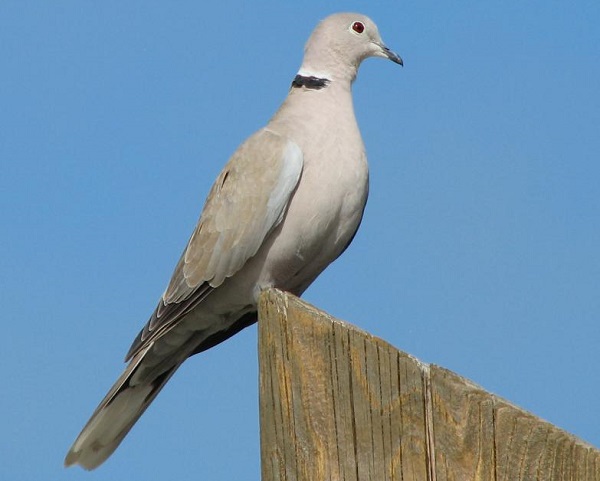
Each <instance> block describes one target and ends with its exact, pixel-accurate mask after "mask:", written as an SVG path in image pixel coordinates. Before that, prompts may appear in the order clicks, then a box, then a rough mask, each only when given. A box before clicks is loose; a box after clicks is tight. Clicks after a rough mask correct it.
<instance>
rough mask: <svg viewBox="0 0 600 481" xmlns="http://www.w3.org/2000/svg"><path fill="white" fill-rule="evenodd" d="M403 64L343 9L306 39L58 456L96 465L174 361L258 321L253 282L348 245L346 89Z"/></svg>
mask: <svg viewBox="0 0 600 481" xmlns="http://www.w3.org/2000/svg"><path fill="white" fill-rule="evenodd" d="M368 57H384V58H388V59H390V60H392V61H393V62H396V63H398V64H400V65H402V59H401V58H400V57H399V56H398V55H396V54H395V53H393V52H392V51H390V50H389V49H388V48H387V47H386V46H385V45H384V44H383V42H382V40H381V37H380V35H379V32H378V30H377V26H376V25H375V24H374V23H373V22H372V21H371V20H370V19H369V18H367V17H365V16H364V15H360V14H354V13H340V14H335V15H332V16H330V17H328V18H326V19H325V20H323V21H322V22H321V23H320V24H319V25H318V26H317V28H316V29H315V30H314V32H313V33H312V35H311V36H310V38H309V40H308V42H307V44H306V47H305V51H304V60H303V63H302V66H301V68H300V70H299V72H298V74H297V75H296V77H295V78H294V80H293V82H292V86H291V88H290V91H289V94H288V96H287V98H286V100H285V102H284V103H283V105H282V106H281V107H280V108H279V110H278V111H277V113H276V114H275V115H274V116H273V118H272V119H271V120H270V122H269V123H268V124H267V126H266V127H264V128H263V129H261V130H259V131H258V132H256V133H255V134H254V135H252V136H251V137H250V138H249V139H248V140H246V141H245V142H244V143H243V144H242V145H241V146H240V147H239V148H238V150H237V151H236V152H235V153H234V154H233V156H232V157H231V159H230V160H229V162H228V163H227V165H225V168H224V169H223V171H222V172H221V174H220V175H219V177H218V178H217V180H216V182H215V184H214V185H213V187H212V189H211V190H210V193H209V195H208V198H207V199H206V204H205V206H204V209H203V211H202V214H201V216H200V220H199V221H198V225H197V226H196V229H195V230H194V232H193V234H192V236H191V238H190V240H189V242H188V244H187V246H186V248H185V250H184V252H183V255H182V256H181V259H180V260H179V263H178V264H177V266H176V268H175V272H174V273H173V277H172V278H171V281H170V283H169V285H168V287H167V289H166V291H165V292H164V294H163V296H162V298H161V299H160V301H159V302H158V306H157V307H156V309H155V311H154V313H153V314H152V316H151V317H150V320H149V321H148V323H147V324H146V326H145V327H144V328H143V329H142V331H141V332H140V334H139V335H138V336H137V338H136V339H135V340H134V342H133V345H132V346H131V349H130V350H129V352H128V354H127V356H126V361H129V364H128V366H127V368H126V369H125V371H124V372H123V374H122V375H121V377H119V379H118V380H117V382H116V383H115V384H114V385H113V387H112V388H111V389H110V391H109V392H108V394H107V395H106V397H105V398H104V399H103V400H102V402H101V403H100V405H99V406H98V408H97V409H96V411H95V412H94V413H93V414H92V417H91V419H90V420H89V421H88V423H87V424H86V425H85V427H84V428H83V430H82V431H81V433H80V434H79V437H78V438H77V439H76V440H75V442H74V443H73V446H72V447H71V449H70V450H69V452H68V454H67V457H66V459H65V465H67V466H70V465H72V464H80V465H81V466H83V467H84V468H86V469H94V468H96V467H97V466H99V465H100V464H101V463H103V462H104V461H105V460H106V459H107V458H108V457H109V456H110V455H111V454H112V453H113V451H114V450H115V449H116V448H117V446H118V445H119V444H120V443H121V441H122V440H123V438H124V437H125V435H126V434H127V433H128V432H129V430H130V429H131V428H132V426H133V425H134V424H135V422H136V421H137V420H138V419H139V417H140V416H141V415H142V413H143V412H144V411H145V410H146V408H147V407H148V405H149V404H150V403H151V402H152V400H153V399H154V398H155V396H156V395H157V394H158V392H159V391H160V390H161V389H162V387H163V386H164V385H165V383H166V382H167V381H168V380H169V379H170V377H171V376H172V375H173V373H174V372H175V371H176V370H177V368H178V367H179V366H180V365H181V364H182V363H183V362H184V361H185V360H186V359H187V358H188V357H190V356H192V355H194V354H197V353H199V352H202V351H204V350H206V349H209V348H210V347H213V346H214V345H216V344H218V343H220V342H222V341H224V340H225V339H227V338H229V337H231V336H232V335H234V334H236V333H237V332H239V331H240V330H242V329H243V328H244V327H247V326H249V325H250V324H253V323H254V322H256V319H257V318H256V310H257V298H258V295H259V293H260V291H261V290H262V289H265V288H268V287H277V288H279V289H283V290H285V291H288V292H291V293H293V294H296V295H300V294H302V292H304V290H305V289H306V288H307V287H308V286H309V285H310V284H311V282H313V281H314V280H315V278H316V277H317V276H318V275H319V274H320V273H321V272H322V271H323V269H325V268H326V267H327V266H328V265H329V264H330V263H331V262H333V261H334V260H335V259H336V258H337V257H338V256H339V255H340V254H341V253H342V252H343V251H344V250H345V249H346V247H348V245H349V244H350V242H351V241H352V238H353V237H354V234H355V233H356V230H357V229H358V226H359V224H360V221H361V218H362V215H363V210H364V208H365V204H366V201H367V194H368V177H369V174H368V167H367V158H366V155H365V149H364V145H363V142H362V139H361V136H360V132H359V130H358V126H357V124H356V119H355V117H354V110H353V105H352V95H351V85H352V82H353V81H354V79H355V77H356V73H357V70H358V67H359V65H360V63H361V62H362V61H363V60H364V59H365V58H368Z"/></svg>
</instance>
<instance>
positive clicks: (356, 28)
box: [352, 22, 365, 33]
mask: <svg viewBox="0 0 600 481" xmlns="http://www.w3.org/2000/svg"><path fill="white" fill-rule="evenodd" d="M352 30H354V31H355V32H356V33H363V32H364V31H365V26H364V24H363V23H361V22H354V23H353V24H352Z"/></svg>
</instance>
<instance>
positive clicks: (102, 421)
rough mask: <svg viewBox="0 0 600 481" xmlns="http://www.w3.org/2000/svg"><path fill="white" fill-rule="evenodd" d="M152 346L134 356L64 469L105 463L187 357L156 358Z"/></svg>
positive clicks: (91, 419) (105, 398)
mask: <svg viewBox="0 0 600 481" xmlns="http://www.w3.org/2000/svg"><path fill="white" fill-rule="evenodd" d="M155 347H156V346H155V345H154V343H151V344H149V345H148V346H147V347H146V348H145V349H143V350H142V351H140V352H138V353H137V354H136V355H135V356H134V357H133V359H132V360H131V362H130V363H129V365H128V366H127V368H126V369H125V371H124V372H123V374H121V376H120V377H119V379H118V380H117V381H116V382H115V384H114V385H113V386H112V388H111V389H110V391H108V394H107V395H106V396H105V397H104V399H103V400H102V402H101V403H100V404H99V405H98V407H97V408H96V410H95V411H94V414H92V417H91V418H90V420H89V421H88V422H87V424H86V425H85V427H84V428H83V430H82V431H81V433H80V434H79V436H78V437H77V439H76V440H75V442H74V443H73V446H71V449H70V450H69V452H68V453H67V456H66V458H65V466H71V465H73V464H79V465H81V466H82V467H83V468H85V469H90V470H91V469H94V468H97V467H98V466H99V465H100V464H102V463H103V462H104V461H106V459H107V458H108V457H109V456H110V455H111V454H112V453H113V452H114V450H115V449H117V447H118V446H119V444H120V443H121V441H123V438H125V436H126V435H127V433H128V432H129V430H130V429H131V428H132V427H133V425H134V424H135V423H136V421H137V420H138V419H139V418H140V416H141V415H142V414H143V413H144V411H145V410H146V408H147V407H148V406H149V405H150V403H151V402H152V401H153V400H154V398H155V397H156V395H157V394H158V393H159V392H160V390H161V389H162V388H163V386H164V385H165V384H166V382H167V381H168V380H169V379H170V378H171V376H172V375H173V374H174V373H175V371H176V370H177V368H179V366H181V364H182V363H183V361H184V360H185V359H186V357H187V355H186V356H182V355H181V352H180V353H179V355H178V356H177V357H176V358H174V356H166V357H165V356H164V355H162V356H157V355H156V354H158V353H155V352H153V348H155Z"/></svg>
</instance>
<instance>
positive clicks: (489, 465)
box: [259, 290, 600, 481]
mask: <svg viewBox="0 0 600 481" xmlns="http://www.w3.org/2000/svg"><path fill="white" fill-rule="evenodd" d="M259 364H260V425H261V458H262V459H261V460H262V479H263V481H304V480H306V481H321V480H336V481H346V480H347V481H367V480H368V481H384V480H403V481H409V480H414V481H425V480H434V481H445V480H448V481H450V480H457V481H462V480H478V481H479V480H481V481H486V480H490V481H491V480H494V481H501V480H502V481H504V480H506V481H519V480H536V481H554V480H565V481H567V480H570V481H600V451H598V450H596V449H594V448H593V447H591V446H589V445H587V444H585V443H584V442H583V441H580V440H579V439H577V438H575V437H574V436H572V435H570V434H568V433H566V432H564V431H561V430H560V429H558V428H556V427H554V426H552V425H550V424H549V423H546V422H544V421H542V420H540V419H538V418H536V417H534V416H533V415H531V414H529V413H526V412H524V411H523V410H521V409H519V408H517V407H514V406H512V405H511V404H509V403H508V402H506V401H504V400H502V399H500V398H498V397H496V396H494V395H492V394H490V393H487V392H486V391H484V390H483V389H481V388H480V387H478V386H476V385H474V384H473V383H471V382H469V381H467V380H466V379H463V378H461V377H460V376H458V375H456V374H454V373H452V372H450V371H447V370H445V369H442V368H439V367H437V366H432V365H431V366H430V365H427V364H424V363H421V362H419V361H418V360H416V359H415V358H413V357H411V356H409V355H408V354H405V353H403V352H400V351H398V350H397V349H395V348H394V347H392V346H391V345H389V344H388V343H386V342H384V341H382V340H381V339H378V338H376V337H373V336H371V335H370V334H368V333H366V332H363V331H361V330H359V329H357V328H356V327H354V326H352V325H349V324H347V323H343V322H341V321H338V320H336V319H333V318H332V317H330V316H328V315H327V314H325V313H323V312H320V311H318V310H316V309H315V308H313V307H312V306H310V305H308V304H306V303H304V302H302V301H300V300H299V299H297V298H295V297H294V296H291V295H289V294H285V293H282V292H280V291H276V290H270V291H267V292H265V293H263V294H262V296H261V302H260V312H259Z"/></svg>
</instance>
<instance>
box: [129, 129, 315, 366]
mask: <svg viewBox="0 0 600 481" xmlns="http://www.w3.org/2000/svg"><path fill="white" fill-rule="evenodd" d="M302 166H303V155H302V151H301V149H300V147H299V146H298V145H297V144H296V143H294V142H293V141H291V140H289V139H288V138H286V137H284V136H282V135H280V134H278V133H276V132H273V131H271V130H268V129H262V130H260V131H258V132H257V133H255V134H254V135H253V136H251V137H250V138H249V139H248V140H247V141H246V142H244V143H243V144H242V145H241V146H240V147H239V149H238V150H237V151H236V152H235V154H234V155H233V156H232V157H231V159H230V160H229V162H228V163H227V165H226V166H225V168H224V169H223V170H222V172H221V174H220V175H219V177H218V178H217V180H216V181H215V183H214V185H213V186H212V189H211V190H210V193H209V195H208V198H207V199H206V203H205V205H204V209H203V211H202V214H201V216H200V220H199V221H198V224H197V226H196V228H195V230H194V232H193V233H192V236H191V238H190V240H189V242H188V244H187V246H186V248H185V250H184V251H183V254H182V256H181V258H180V259H179V262H178V263H177V266H176V268H175V272H174V273H173V276H172V278H171V281H170V282H169V286H168V287H167V289H166V291H165V292H164V294H163V295H162V298H161V299H160V301H159V302H158V306H157V307H156V309H155V311H154V312H153V314H152V316H151V317H150V319H149V321H148V323H147V324H146V325H145V326H144V328H143V329H142V331H141V332H140V333H139V335H138V336H137V338H136V339H135V340H134V342H133V344H132V346H131V348H130V350H129V352H128V354H127V356H126V360H129V359H131V358H132V357H133V356H134V355H135V354H136V353H137V352H139V351H140V350H142V349H144V347H145V346H147V345H148V343H150V342H152V341H154V340H155V339H156V338H157V337H159V336H161V335H162V334H164V333H165V332H167V331H168V330H170V329H171V328H172V327H173V326H174V325H175V324H176V323H177V321H178V320H180V319H181V318H182V317H183V316H185V315H186V314H187V313H189V312H190V310H192V309H193V308H194V307H195V306H196V305H198V304H199V303H200V302H202V300H203V299H205V298H206V296H208V295H209V294H210V292H211V291H212V290H213V289H215V288H217V287H219V286H220V285H221V284H222V283H223V281H224V280H225V279H226V278H228V277H231V276H232V275H234V274H235V273H236V272H238V271H239V270H240V269H241V268H242V266H243V265H244V264H245V263H246V261H247V260H248V259H250V258H251V257H252V256H254V255H255V254H256V252H257V251H258V249H259V248H260V246H261V245H262V243H263V241H264V239H265V238H266V237H267V235H268V234H269V233H270V232H271V231H272V230H273V229H274V228H275V227H276V226H277V225H278V224H279V223H280V222H281V220H282V219H283V216H284V214H285V212H286V210H287V206H288V204H289V201H290V199H291V197H292V194H293V192H294V190H295V189H296V186H297V185H298V181H299V179H300V175H301V173H302Z"/></svg>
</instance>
